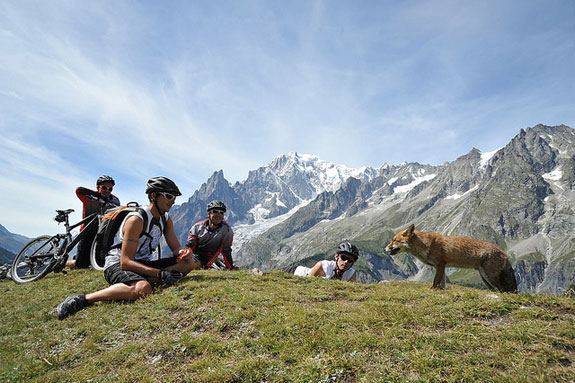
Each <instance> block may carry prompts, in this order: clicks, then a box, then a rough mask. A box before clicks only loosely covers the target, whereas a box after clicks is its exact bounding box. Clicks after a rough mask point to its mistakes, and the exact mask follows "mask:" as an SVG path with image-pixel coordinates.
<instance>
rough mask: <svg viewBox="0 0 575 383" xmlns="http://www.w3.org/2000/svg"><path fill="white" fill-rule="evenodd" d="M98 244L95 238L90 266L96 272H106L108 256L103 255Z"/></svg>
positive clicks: (91, 250)
mask: <svg viewBox="0 0 575 383" xmlns="http://www.w3.org/2000/svg"><path fill="white" fill-rule="evenodd" d="M97 242H98V241H97V238H94V242H92V248H91V249H90V264H91V265H92V268H93V269H94V270H98V271H102V270H104V264H105V263H106V255H105V254H102V251H101V249H100V246H98V243H97Z"/></svg>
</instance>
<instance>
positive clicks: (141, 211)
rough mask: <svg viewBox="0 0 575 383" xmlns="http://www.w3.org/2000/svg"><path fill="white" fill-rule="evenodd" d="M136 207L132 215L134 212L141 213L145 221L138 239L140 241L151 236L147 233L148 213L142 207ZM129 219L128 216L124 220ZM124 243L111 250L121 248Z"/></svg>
mask: <svg viewBox="0 0 575 383" xmlns="http://www.w3.org/2000/svg"><path fill="white" fill-rule="evenodd" d="M129 207H131V206H129ZM134 207H135V210H134V211H132V212H131V213H134V212H137V213H140V215H141V216H142V220H143V221H144V226H143V227H142V232H141V233H140V236H139V237H138V239H140V238H142V236H144V235H149V234H148V231H147V230H148V213H146V210H144V209H143V208H142V207H140V206H134ZM127 218H128V216H126V218H124V219H127ZM123 242H124V241H122V242H120V243H118V244H117V245H115V246H112V247H110V248H109V250H112V249H118V248H121V247H122V243H123Z"/></svg>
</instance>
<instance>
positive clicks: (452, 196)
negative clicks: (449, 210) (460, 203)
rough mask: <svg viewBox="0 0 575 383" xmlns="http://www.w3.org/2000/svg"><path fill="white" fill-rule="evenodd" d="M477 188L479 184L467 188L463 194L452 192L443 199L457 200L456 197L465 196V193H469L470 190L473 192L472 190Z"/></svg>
mask: <svg viewBox="0 0 575 383" xmlns="http://www.w3.org/2000/svg"><path fill="white" fill-rule="evenodd" d="M477 189H479V185H475V186H474V187H472V188H471V189H469V190H468V191H466V192H465V193H463V194H453V195H450V196H447V197H445V199H453V200H457V199H460V198H461V197H464V196H466V195H467V194H469V193H471V192H473V191H475V190H477Z"/></svg>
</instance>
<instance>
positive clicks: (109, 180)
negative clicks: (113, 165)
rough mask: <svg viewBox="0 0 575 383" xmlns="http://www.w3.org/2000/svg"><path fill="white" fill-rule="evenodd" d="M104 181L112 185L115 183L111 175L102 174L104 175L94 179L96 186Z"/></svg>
mask: <svg viewBox="0 0 575 383" xmlns="http://www.w3.org/2000/svg"><path fill="white" fill-rule="evenodd" d="M104 182H111V183H112V185H116V182H115V181H114V179H113V178H112V177H110V176H106V175H104V176H100V177H98V179H97V180H96V186H100V185H101V184H103V183H104Z"/></svg>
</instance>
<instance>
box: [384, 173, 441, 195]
mask: <svg viewBox="0 0 575 383" xmlns="http://www.w3.org/2000/svg"><path fill="white" fill-rule="evenodd" d="M436 176H437V174H428V175H426V176H423V177H417V178H415V180H414V181H413V182H411V183H409V184H407V185H403V186H398V187H396V188H393V193H394V194H395V193H407V192H408V191H410V190H411V189H413V188H414V187H416V186H417V185H419V184H420V183H422V182H426V181H431V180H432V179H434V178H435V177H436Z"/></svg>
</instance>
